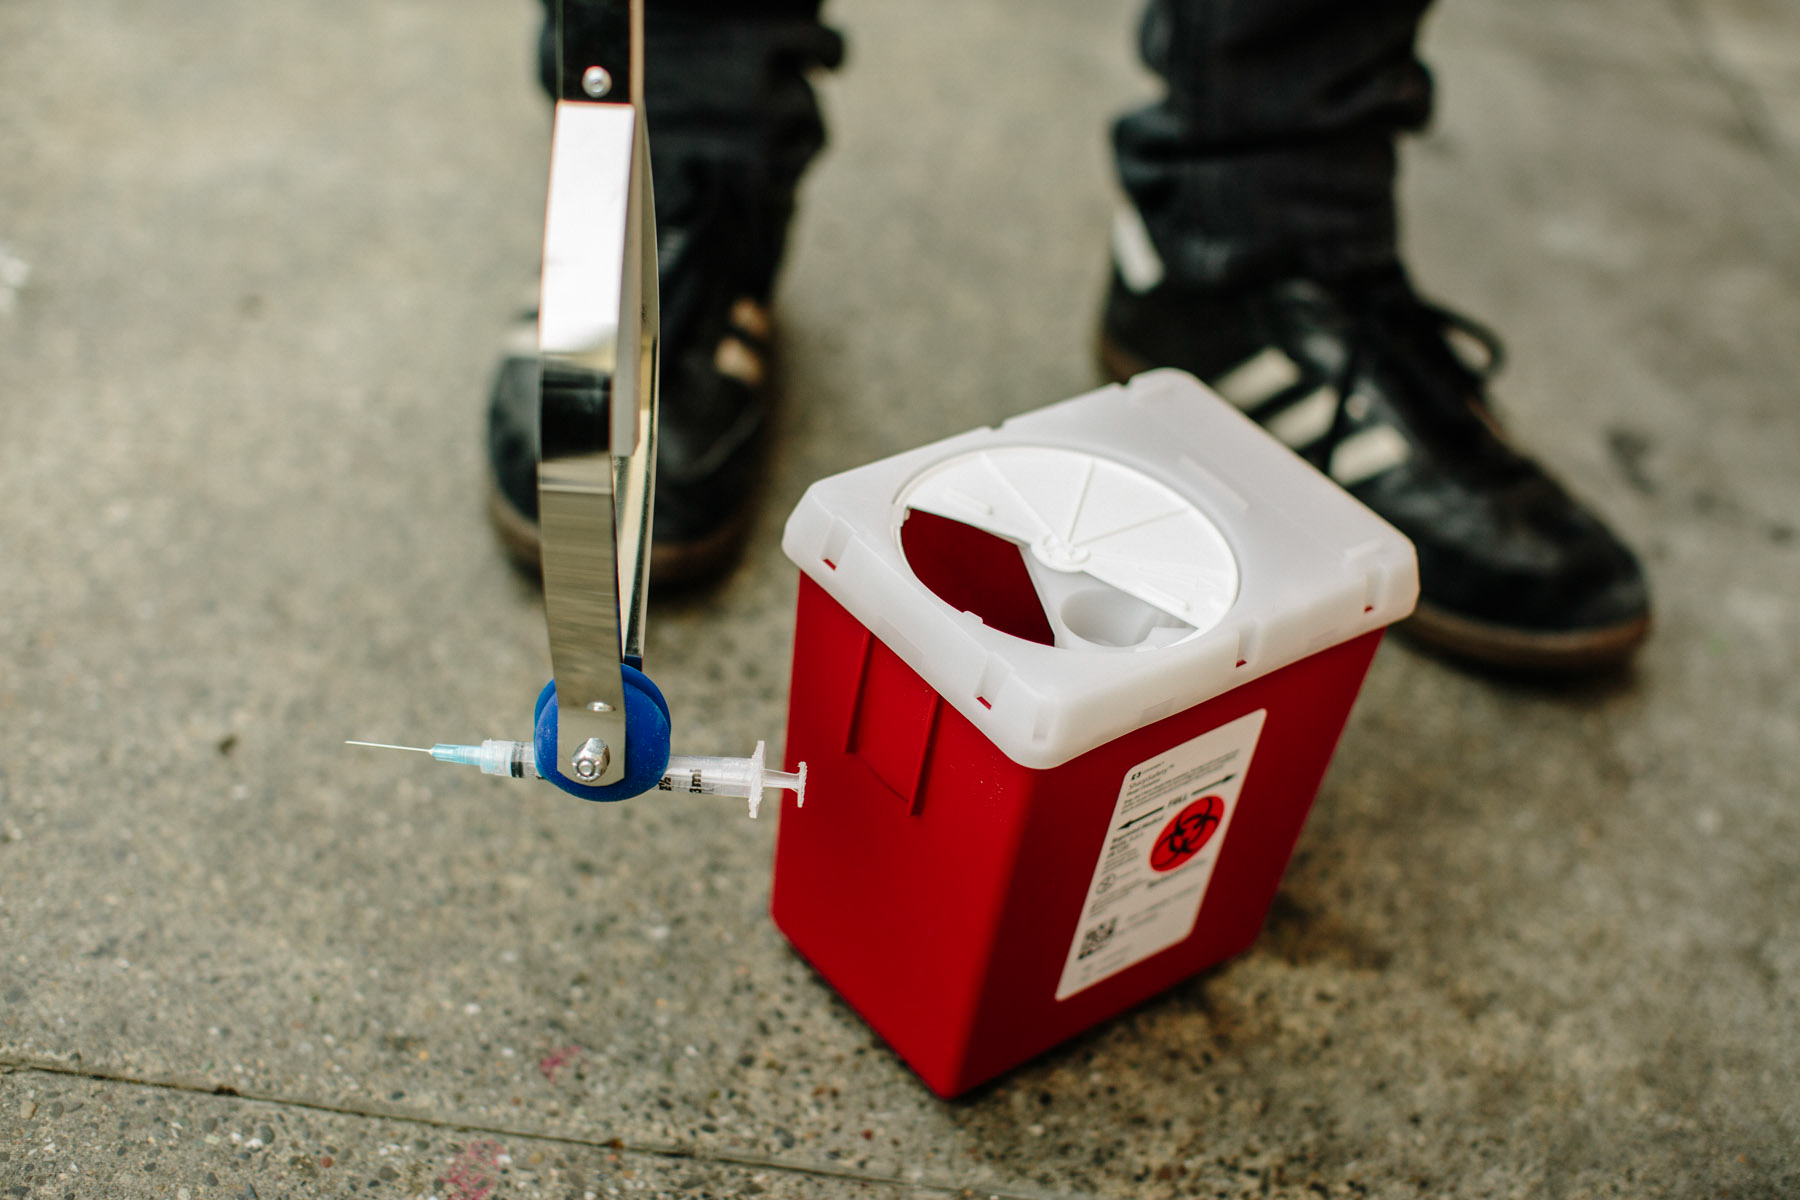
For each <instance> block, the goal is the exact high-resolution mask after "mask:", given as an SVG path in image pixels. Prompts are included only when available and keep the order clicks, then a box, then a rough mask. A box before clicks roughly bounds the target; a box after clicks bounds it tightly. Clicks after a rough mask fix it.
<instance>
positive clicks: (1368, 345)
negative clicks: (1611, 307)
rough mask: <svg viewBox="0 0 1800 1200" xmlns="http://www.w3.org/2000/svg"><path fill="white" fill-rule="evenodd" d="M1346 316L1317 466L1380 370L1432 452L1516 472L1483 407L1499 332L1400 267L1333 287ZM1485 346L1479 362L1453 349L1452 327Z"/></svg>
mask: <svg viewBox="0 0 1800 1200" xmlns="http://www.w3.org/2000/svg"><path fill="white" fill-rule="evenodd" d="M1337 299H1338V303H1339V305H1340V306H1341V308H1342V310H1343V312H1344V313H1345V314H1346V315H1347V316H1348V317H1349V318H1350V326H1349V330H1348V333H1347V335H1346V342H1347V346H1348V351H1349V352H1348V354H1347V355H1346V357H1345V359H1344V363H1343V366H1342V367H1341V368H1340V369H1339V371H1338V372H1337V376H1336V378H1335V379H1334V380H1333V384H1334V386H1335V387H1336V389H1337V394H1338V406H1337V412H1336V413H1335V415H1334V416H1333V419H1332V425H1331V429H1330V431H1329V432H1328V433H1327V434H1326V436H1325V437H1324V438H1322V439H1321V440H1320V442H1319V444H1318V445H1317V446H1316V447H1314V449H1313V451H1312V454H1311V455H1310V457H1313V458H1315V460H1316V461H1318V462H1319V463H1320V464H1321V466H1323V465H1325V464H1329V463H1330V461H1331V455H1332V454H1333V453H1334V452H1335V450H1336V449H1337V446H1338V443H1339V442H1341V441H1342V440H1343V439H1344V438H1345V437H1346V436H1347V435H1348V434H1349V433H1350V432H1351V431H1352V430H1353V429H1354V428H1355V426H1356V424H1357V418H1356V416H1355V414H1354V413H1353V410H1352V401H1353V399H1354V397H1355V396H1356V395H1357V394H1358V392H1359V390H1361V389H1362V388H1363V387H1364V385H1365V384H1369V385H1374V384H1375V383H1376V382H1377V371H1378V370H1383V371H1385V372H1386V373H1387V374H1388V376H1389V377H1390V378H1391V379H1392V381H1393V382H1394V383H1396V384H1398V387H1399V389H1400V393H1401V394H1400V395H1398V396H1395V397H1394V400H1395V403H1396V404H1397V405H1398V406H1399V407H1401V408H1403V409H1404V413H1405V416H1406V418H1407V423H1408V425H1409V427H1410V428H1411V429H1412V431H1413V432H1414V433H1415V434H1417V435H1418V436H1419V437H1421V438H1423V439H1424V440H1426V441H1427V442H1429V443H1430V444H1431V445H1432V448H1433V449H1434V450H1436V451H1437V457H1438V458H1440V459H1443V460H1447V461H1449V462H1454V463H1457V464H1459V465H1461V466H1463V467H1465V468H1467V469H1470V470H1472V471H1474V472H1477V473H1478V474H1480V475H1482V476H1485V477H1487V478H1488V479H1490V480H1496V479H1499V478H1502V477H1506V476H1512V475H1515V474H1517V473H1518V470H1519V468H1520V466H1521V465H1522V460H1521V459H1520V458H1519V457H1518V456H1517V455H1516V454H1515V453H1513V451H1512V450H1511V449H1510V448H1509V447H1507V446H1506V444H1505V443H1504V442H1503V441H1502V440H1501V439H1500V437H1499V434H1498V431H1497V428H1496V426H1495V424H1494V422H1493V420H1492V418H1491V416H1489V415H1488V414H1487V411H1486V404H1485V392H1486V387H1487V384H1488V382H1489V381H1490V380H1492V379H1493V378H1494V377H1495V376H1496V375H1498V374H1499V373H1500V370H1501V369H1502V368H1503V367H1504V365H1505V361H1506V349H1505V346H1504V344H1503V343H1502V342H1501V340H1500V338H1499V335H1497V334H1496V333H1494V331H1493V330H1492V329H1489V328H1488V327H1487V326H1486V325H1483V324H1482V323H1481V322H1479V321H1476V320H1475V319H1474V318H1472V317H1468V316H1465V315H1464V314H1462V313H1459V312H1456V311H1455V310H1454V309H1450V308H1446V307H1444V306H1443V305H1440V304H1434V303H1432V302H1431V301H1428V300H1425V299H1424V298H1422V297H1421V296H1419V294H1418V293H1417V292H1415V291H1414V290H1413V288H1412V284H1411V282H1410V281H1409V280H1408V279H1407V278H1406V275H1405V273H1404V272H1403V271H1401V270H1400V269H1399V268H1394V269H1392V270H1391V271H1384V272H1381V273H1379V274H1378V275H1375V276H1372V277H1368V278H1366V279H1363V280H1359V281H1356V282H1354V283H1352V284H1349V285H1346V286H1343V287H1341V288H1340V289H1338V290H1337ZM1458 334H1460V335H1462V336H1463V337H1465V338H1467V339H1469V340H1470V341H1472V342H1474V343H1475V344H1476V345H1477V346H1478V347H1480V348H1481V350H1482V352H1483V358H1482V360H1481V361H1480V362H1478V363H1471V362H1469V361H1468V360H1467V359H1466V358H1465V357H1463V356H1462V355H1461V354H1459V353H1457V351H1456V349H1455V343H1454V341H1453V340H1452V339H1453V338H1454V337H1455V336H1456V335H1458Z"/></svg>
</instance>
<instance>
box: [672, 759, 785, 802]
mask: <svg viewBox="0 0 1800 1200" xmlns="http://www.w3.org/2000/svg"><path fill="white" fill-rule="evenodd" d="M761 766H762V764H761V763H758V762H755V761H754V760H752V759H748V758H721V757H719V756H717V755H712V754H671V755H670V756H669V766H668V769H667V770H665V771H664V772H663V777H662V780H661V781H660V782H659V783H658V784H657V785H656V790H657V791H659V792H687V793H689V794H690V795H696V796H748V795H749V794H750V780H751V777H752V775H753V774H754V775H758V776H760V775H764V774H765V772H763V771H762V770H761Z"/></svg>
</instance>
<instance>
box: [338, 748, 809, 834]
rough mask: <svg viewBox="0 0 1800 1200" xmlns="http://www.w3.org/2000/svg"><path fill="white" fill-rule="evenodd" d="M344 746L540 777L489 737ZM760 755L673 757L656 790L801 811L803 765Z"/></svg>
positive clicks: (524, 751)
mask: <svg viewBox="0 0 1800 1200" xmlns="http://www.w3.org/2000/svg"><path fill="white" fill-rule="evenodd" d="M345 744H346V745H350V746H372V747H374V748H375V749H377V750H410V751H413V752H414V753H417V754H429V755H431V757H432V758H434V759H436V760H437V761H438V762H447V763H461V764H462V765H464V766H468V767H480V768H481V773H482V774H483V775H506V776H511V777H512V778H514V779H537V778H540V776H539V775H538V769H537V756H536V754H535V752H534V751H533V749H532V746H531V744H530V743H529V742H505V741H498V740H495V739H492V738H490V739H488V740H487V741H485V742H483V743H481V745H479V746H457V745H452V744H450V743H448V742H439V743H438V744H437V745H435V746H431V747H426V746H394V745H389V744H388V743H386V742H347V743H345ZM764 753H765V747H764V743H762V742H758V743H756V749H755V750H754V751H752V752H751V754H750V757H749V758H721V757H717V756H714V755H685V754H671V755H670V756H669V765H668V767H667V768H666V769H665V770H664V771H663V774H662V778H661V779H659V780H658V781H657V784H656V790H657V791H659V792H687V793H689V794H691V795H700V796H739V797H742V798H744V799H745V800H746V801H748V803H749V806H750V815H751V817H755V816H756V814H757V810H758V809H760V808H761V807H762V799H763V791H764V790H765V789H774V790H781V789H786V790H787V791H790V792H792V793H794V799H795V801H796V802H798V804H799V805H800V807H802V808H804V807H805V806H806V764H805V763H801V764H800V769H799V770H798V771H772V770H769V769H768V768H767V767H765V766H764V765H763V758H764Z"/></svg>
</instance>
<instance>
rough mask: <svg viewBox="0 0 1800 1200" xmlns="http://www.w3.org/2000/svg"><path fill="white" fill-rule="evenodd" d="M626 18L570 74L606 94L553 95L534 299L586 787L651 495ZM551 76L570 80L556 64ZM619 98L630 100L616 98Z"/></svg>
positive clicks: (647, 335)
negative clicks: (595, 58)
mask: <svg viewBox="0 0 1800 1200" xmlns="http://www.w3.org/2000/svg"><path fill="white" fill-rule="evenodd" d="M559 15H560V14H559ZM630 22H631V37H630V44H631V59H630V61H629V62H627V63H613V64H605V63H593V64H587V65H586V66H585V67H584V69H583V71H582V73H581V75H580V76H579V78H580V79H581V81H582V86H583V90H584V91H585V92H586V93H587V95H589V96H596V97H602V98H597V99H572V98H567V97H565V98H562V99H559V100H558V101H557V104H556V125H555V132H554V135H553V138H552V143H551V161H550V194H549V204H548V207H547V210H546V213H545V222H544V262H543V276H542V278H543V284H542V288H543V291H542V295H541V297H540V300H539V308H538V351H539V356H540V359H541V365H542V377H541V378H542V382H541V385H540V387H541V392H540V406H541V408H540V416H541V421H542V443H543V449H542V453H541V457H540V460H539V463H538V521H539V530H540V534H541V538H542V560H543V576H544V615H545V623H546V626H547V628H548V631H549V636H550V664H551V669H552V671H553V672H554V675H555V679H556V692H557V704H558V738H557V765H558V766H559V768H560V769H561V770H562V771H563V773H564V774H566V775H568V776H570V777H571V778H574V779H578V780H580V781H581V782H583V783H591V784H596V785H600V784H607V783H615V782H617V781H618V780H619V779H621V778H622V777H623V776H624V774H625V745H626V741H625V704H624V686H623V683H622V681H621V677H620V674H619V664H620V662H621V660H622V659H624V658H631V659H634V660H636V659H641V657H642V653H643V638H644V617H645V605H646V602H647V599H648V576H649V551H650V524H651V515H652V499H653V495H654V488H655V478H654V476H655V463H656V445H655V442H656V390H657V363H658V343H657V328H658V307H657V292H656V232H655V212H654V207H653V204H652V199H651V195H652V193H651V186H650V160H649V154H648V150H647V148H646V142H645V131H644V120H643V104H642V92H643V87H642V79H643V73H642V71H641V69H640V67H641V64H642V62H643V54H642V48H643V4H642V0H631V4H630ZM558 24H559V29H558V36H559V39H560V38H561V35H562V23H561V22H560V21H559V22H558ZM558 53H559V57H560V56H561V53H562V49H561V46H560V45H559V50H558ZM558 77H559V78H564V77H566V76H565V73H564V71H563V70H562V68H561V65H560V64H559V69H558ZM615 91H622V92H624V93H625V94H623V95H620V96H618V97H617V98H616V99H614V98H613V93H614V92H615Z"/></svg>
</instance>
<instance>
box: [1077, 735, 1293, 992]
mask: <svg viewBox="0 0 1800 1200" xmlns="http://www.w3.org/2000/svg"><path fill="white" fill-rule="evenodd" d="M1267 715H1268V712H1267V710H1265V709H1258V710H1257V711H1255V712H1253V713H1250V714H1248V715H1247V716H1242V717H1239V718H1238V719H1237V720H1235V721H1233V722H1231V724H1229V725H1221V726H1219V728H1217V729H1215V730H1213V731H1211V732H1210V733H1203V734H1201V735H1200V736H1199V737H1197V738H1195V739H1194V740H1192V741H1190V742H1183V743H1182V744H1181V745H1179V746H1176V747H1174V748H1173V749H1171V750H1166V751H1164V752H1163V753H1161V754H1159V755H1157V756H1156V757H1155V758H1152V759H1149V760H1147V761H1145V762H1141V763H1139V764H1138V765H1137V766H1135V767H1133V768H1131V769H1130V770H1129V771H1127V772H1125V779H1124V782H1123V783H1121V784H1120V785H1119V800H1118V803H1117V804H1116V805H1114V806H1113V816H1112V823H1111V824H1110V825H1108V826H1107V830H1106V838H1105V840H1104V841H1102V842H1101V843H1100V857H1099V860H1098V861H1097V862H1096V863H1095V864H1094V877H1093V879H1092V880H1091V881H1090V882H1089V883H1088V892H1087V903H1086V904H1084V905H1083V906H1082V909H1081V920H1080V921H1079V922H1078V923H1077V924H1076V926H1075V936H1074V938H1072V939H1071V940H1070V943H1069V957H1068V960H1067V961H1066V962H1065V963H1064V965H1063V973H1062V979H1061V981H1060V982H1058V983H1057V985H1056V998H1057V999H1058V1000H1062V999H1065V998H1067V997H1069V996H1072V995H1074V994H1075V993H1076V992H1079V991H1081V990H1082V989H1083V988H1085V987H1090V986H1092V985H1093V984H1096V983H1099V982H1100V981H1101V980H1102V979H1105V978H1107V977H1108V976H1110V975H1116V974H1118V973H1119V972H1120V971H1123V970H1124V969H1125V968H1126V967H1129V966H1132V965H1134V964H1136V963H1140V962H1142V961H1144V960H1145V959H1146V958H1149V957H1150V956H1151V955H1152V954H1156V953H1158V952H1160V951H1163V950H1167V949H1168V948H1169V947H1170V946H1173V945H1175V944H1176V943H1177V942H1180V941H1183V940H1185V939H1186V938H1187V936H1188V935H1189V934H1191V933H1192V932H1193V931H1194V922H1195V921H1196V920H1197V919H1198V918H1199V916H1200V902H1201V901H1202V900H1204V899H1205V898H1206V888H1207V885H1208V884H1210V883H1211V882H1212V875H1213V867H1214V865H1215V864H1217V862H1218V861H1219V854H1220V853H1221V852H1222V851H1223V850H1224V847H1225V835H1226V834H1227V833H1228V832H1230V828H1231V816H1232V814H1233V813H1234V812H1236V811H1237V798H1238V793H1239V792H1241V791H1243V788H1244V776H1245V774H1246V773H1247V772H1248V771H1249V770H1250V757H1251V755H1252V754H1254V753H1255V751H1256V739H1257V737H1258V736H1259V735H1260V734H1261V733H1262V727H1263V718H1265V717H1266V716H1267Z"/></svg>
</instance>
